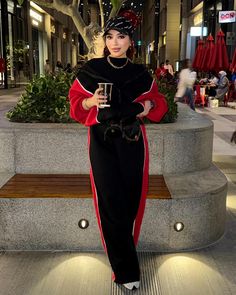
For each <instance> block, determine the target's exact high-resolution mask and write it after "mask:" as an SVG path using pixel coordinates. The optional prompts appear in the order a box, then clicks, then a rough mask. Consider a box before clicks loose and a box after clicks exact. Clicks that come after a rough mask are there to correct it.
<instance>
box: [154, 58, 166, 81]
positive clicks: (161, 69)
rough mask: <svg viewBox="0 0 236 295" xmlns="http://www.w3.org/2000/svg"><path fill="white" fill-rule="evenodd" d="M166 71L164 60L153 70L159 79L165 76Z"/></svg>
mask: <svg viewBox="0 0 236 295" xmlns="http://www.w3.org/2000/svg"><path fill="white" fill-rule="evenodd" d="M167 72H168V71H167V69H165V67H164V62H162V63H160V67H159V68H157V69H156V70H155V75H156V77H157V80H161V79H162V78H164V77H166V75H167Z"/></svg>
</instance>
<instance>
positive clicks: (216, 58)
mask: <svg viewBox="0 0 236 295" xmlns="http://www.w3.org/2000/svg"><path fill="white" fill-rule="evenodd" d="M224 36H225V34H224V33H223V31H222V30H220V31H219V32H218V33H217V41H216V45H215V50H214V51H213V54H212V58H211V60H210V70H214V71H217V72H219V71H220V70H228V68H229V58H228V54H227V50H226V45H225V40H224Z"/></svg>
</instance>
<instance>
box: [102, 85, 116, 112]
mask: <svg viewBox="0 0 236 295" xmlns="http://www.w3.org/2000/svg"><path fill="white" fill-rule="evenodd" d="M112 85H113V83H98V87H99V88H102V90H101V91H100V94H101V95H105V96H107V102H106V103H101V104H100V106H101V107H103V108H105V107H110V106H111V93H112Z"/></svg>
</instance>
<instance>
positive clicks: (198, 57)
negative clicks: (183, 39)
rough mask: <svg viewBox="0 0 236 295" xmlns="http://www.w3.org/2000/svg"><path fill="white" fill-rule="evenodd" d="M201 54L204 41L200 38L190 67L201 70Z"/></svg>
mask: <svg viewBox="0 0 236 295" xmlns="http://www.w3.org/2000/svg"><path fill="white" fill-rule="evenodd" d="M203 54H204V41H203V40H202V39H200V40H198V45H197V49H196V53H195V56H194V59H193V64H192V67H193V68H194V69H195V70H201V65H202V58H203Z"/></svg>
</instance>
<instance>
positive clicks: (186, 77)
mask: <svg viewBox="0 0 236 295" xmlns="http://www.w3.org/2000/svg"><path fill="white" fill-rule="evenodd" d="M190 68H191V61H190V59H185V60H184V61H183V66H182V70H181V72H180V74H179V83H178V87H177V88H178V90H177V93H176V95H175V101H182V100H183V99H184V97H187V99H188V102H189V106H190V108H191V109H192V110H193V111H195V104H194V97H193V84H194V83H195V81H196V72H191V70H190Z"/></svg>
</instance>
